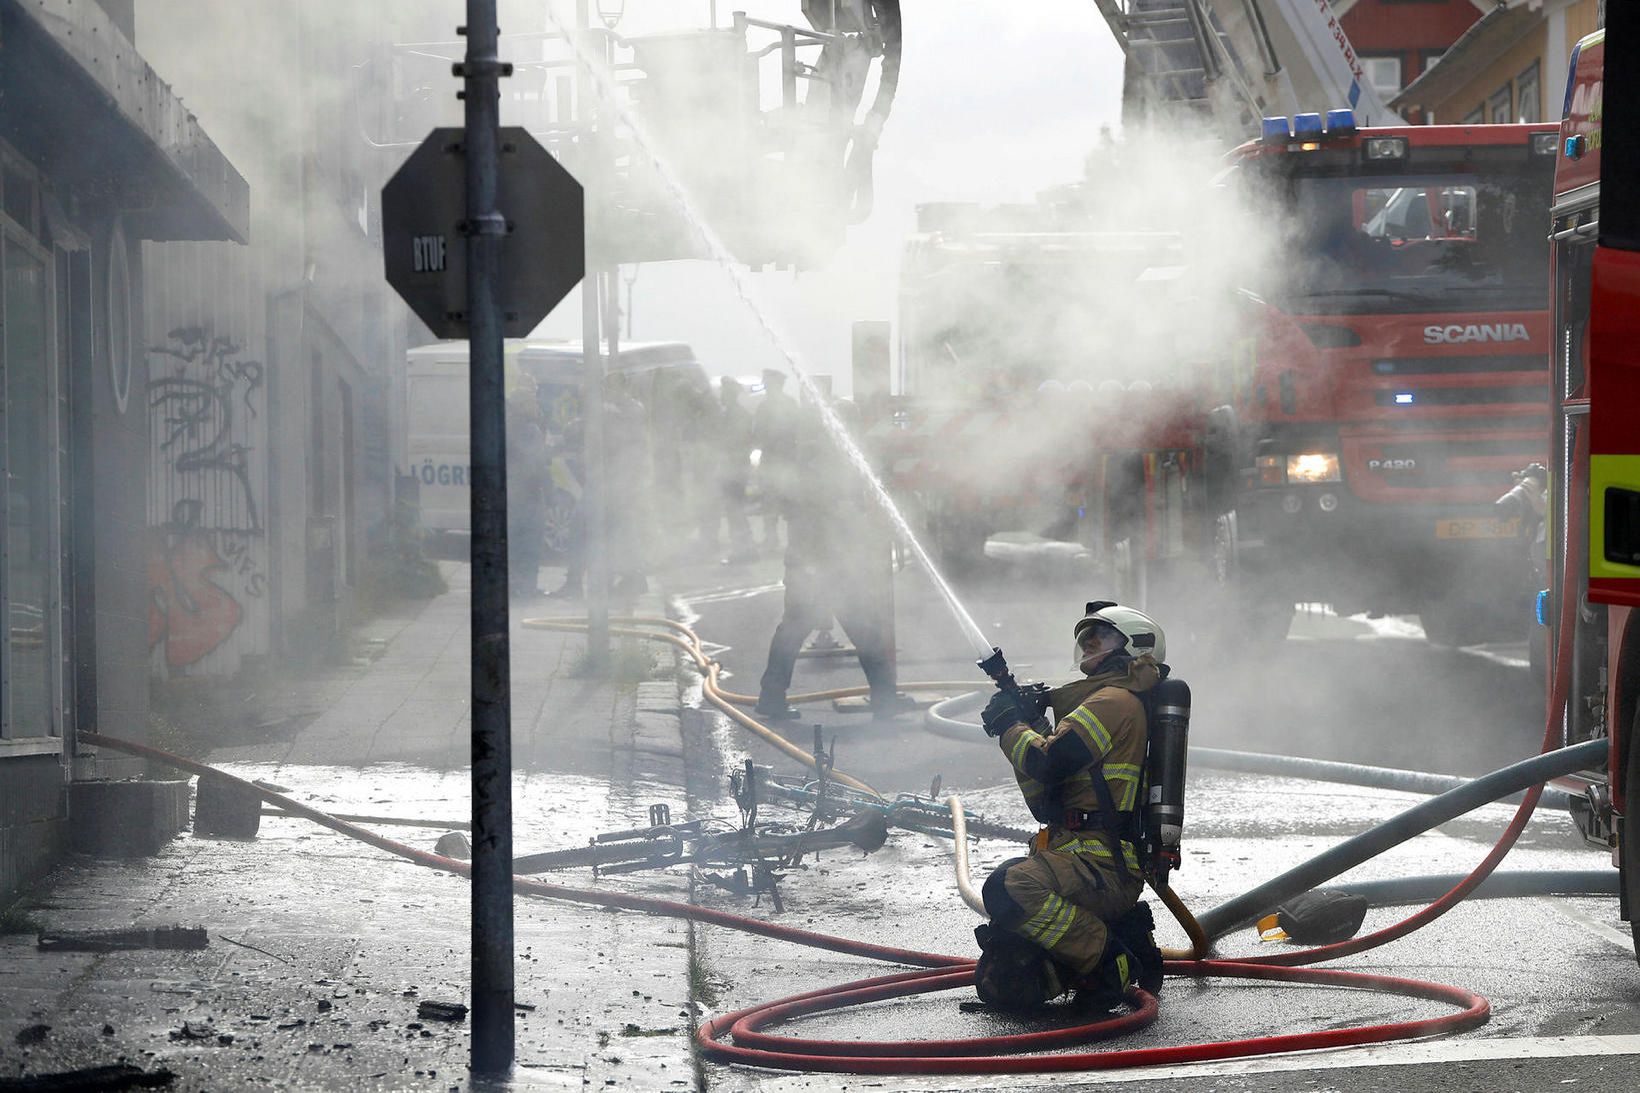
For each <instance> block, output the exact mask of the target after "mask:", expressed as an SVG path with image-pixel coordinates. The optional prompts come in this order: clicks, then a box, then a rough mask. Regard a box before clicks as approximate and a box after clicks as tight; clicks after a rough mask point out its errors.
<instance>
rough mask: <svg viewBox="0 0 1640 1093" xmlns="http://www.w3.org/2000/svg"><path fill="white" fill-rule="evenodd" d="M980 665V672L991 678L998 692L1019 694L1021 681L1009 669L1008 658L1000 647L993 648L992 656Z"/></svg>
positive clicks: (980, 662)
mask: <svg viewBox="0 0 1640 1093" xmlns="http://www.w3.org/2000/svg"><path fill="white" fill-rule="evenodd" d="M978 663H979V670H980V671H982V672H984V673H985V674H986V675H988V676H990V677H991V680H992V682H994V683H995V684H996V685H997V689H998V690H1001V691H1007V692H1008V693H1009V694H1014V695H1017V694H1018V693H1019V681H1018V680H1017V679H1015V678H1014V673H1013V672H1012V671H1011V670H1010V669H1009V668H1008V658H1007V657H1005V656H1003V655H1002V649H1001V648H1000V647H998V646H995V645H993V646H991V655H990V656H988V657H986V658H985V659H984V660H982V661H979V662H978Z"/></svg>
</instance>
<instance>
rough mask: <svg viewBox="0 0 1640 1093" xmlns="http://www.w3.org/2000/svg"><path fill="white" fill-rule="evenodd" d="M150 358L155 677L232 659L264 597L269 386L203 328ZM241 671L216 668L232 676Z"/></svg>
mask: <svg viewBox="0 0 1640 1093" xmlns="http://www.w3.org/2000/svg"><path fill="white" fill-rule="evenodd" d="M149 360H150V362H151V366H150V371H151V378H150V381H149V386H148V408H149V424H150V433H151V438H152V439H151V443H152V445H153V452H154V457H155V460H154V462H155V466H154V471H155V477H154V481H153V483H152V486H151V490H150V502H149V509H150V514H149V545H148V585H149V604H148V644H149V648H150V650H153V651H154V653H155V656H156V669H158V668H159V665H160V664H161V663H162V664H163V666H164V670H165V671H167V672H170V671H175V670H178V669H182V668H188V667H192V666H196V665H200V664H201V662H202V661H204V660H205V659H206V658H207V657H209V656H210V655H211V654H212V653H215V652H217V651H218V650H224V651H227V652H230V653H231V652H232V651H233V650H232V646H231V639H233V638H234V636H235V635H236V633H238V632H239V631H240V628H241V627H242V626H243V625H244V624H245V623H246V621H247V619H248V618H249V617H250V616H251V615H252V614H253V605H252V601H256V600H263V599H264V598H265V597H266V594H267V573H266V559H267V550H268V544H267V536H266V531H265V529H264V527H263V523H262V506H261V505H260V504H259V496H260V494H261V484H260V479H259V477H258V475H257V473H256V469H255V464H254V456H255V452H256V448H257V446H258V440H259V439H260V438H261V437H262V436H263V435H264V434H265V429H266V427H265V424H264V423H263V422H262V421H261V420H260V417H261V415H260V410H259V403H260V400H261V397H262V395H263V381H264V378H265V377H264V369H263V366H262V363H261V362H260V361H256V360H251V359H247V358H245V357H244V356H242V352H241V346H240V345H239V344H238V343H237V342H235V341H234V340H233V339H231V338H227V337H222V336H219V335H216V334H214V333H213V332H211V331H210V330H208V329H206V328H204V327H200V326H187V327H179V328H177V329H175V330H172V331H171V333H170V335H169V336H168V338H167V341H166V343H165V344H164V345H159V346H154V347H152V348H150V349H149ZM261 614H262V615H263V616H265V614H266V611H265V610H263V611H262V612H261ZM237 662H238V658H237V656H232V655H230V656H227V657H225V658H223V660H222V661H220V662H219V663H220V667H221V668H222V670H224V671H232V670H234V669H235V668H237Z"/></svg>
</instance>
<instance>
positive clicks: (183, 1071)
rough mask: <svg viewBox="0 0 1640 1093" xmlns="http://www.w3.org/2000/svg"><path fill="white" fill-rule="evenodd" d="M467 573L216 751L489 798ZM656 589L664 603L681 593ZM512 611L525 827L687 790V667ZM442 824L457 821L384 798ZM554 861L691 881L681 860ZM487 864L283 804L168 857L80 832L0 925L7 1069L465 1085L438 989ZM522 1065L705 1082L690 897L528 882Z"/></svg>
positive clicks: (318, 792)
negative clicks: (98, 845) (416, 857)
mask: <svg viewBox="0 0 1640 1093" xmlns="http://www.w3.org/2000/svg"><path fill="white" fill-rule="evenodd" d="M446 575H447V576H448V577H449V578H450V581H451V591H450V592H449V593H448V594H446V595H443V596H440V597H438V598H437V599H434V600H432V601H430V602H428V603H426V604H425V605H421V606H420V608H419V610H413V611H410V612H407V613H406V614H405V615H404V616H403V617H402V618H397V619H384V620H377V621H376V622H375V623H373V624H370V626H369V627H368V628H367V630H366V634H365V637H366V638H367V639H369V638H371V637H372V636H374V639H375V643H376V645H377V646H378V647H380V648H381V649H382V650H383V651H382V652H381V654H380V656H379V657H378V658H377V659H375V660H374V661H373V662H368V663H364V664H350V665H345V666H340V667H337V668H336V669H334V670H332V671H329V672H327V673H324V674H323V675H322V677H320V678H316V679H315V680H314V681H313V682H312V685H311V686H305V687H304V688H303V689H302V691H301V692H299V693H297V692H293V693H291V694H288V695H284V696H281V700H280V701H281V702H282V703H285V704H287V706H288V708H290V709H306V710H308V711H310V712H311V711H314V710H317V715H316V716H314V717H313V718H312V720H311V721H310V722H309V723H307V724H306V726H305V727H303V728H302V729H301V730H300V731H298V732H296V734H295V735H294V736H292V737H291V738H290V739H287V740H279V741H269V742H266V743H262V744H256V745H252V746H246V747H234V748H226V749H221V750H219V751H218V752H217V753H215V754H214V755H213V756H212V759H211V761H212V762H213V763H215V764H218V765H221V766H223V767H225V768H226V769H228V770H230V771H231V772H233V773H236V774H240V775H241V776H245V777H251V778H262V779H265V780H268V781H271V782H273V783H276V784H279V785H281V786H285V787H288V788H289V790H290V792H291V794H292V795H293V796H295V797H297V798H298V799H299V800H303V801H305V802H308V803H311V804H314V805H315V806H316V807H319V808H324V809H327V810H329V811H335V812H351V813H367V814H372V815H391V816H395V817H403V818H413V819H420V820H444V819H448V820H449V821H451V824H450V826H452V827H453V826H454V825H455V823H457V822H459V821H463V820H465V818H466V817H467V816H468V815H469V800H470V798H469V786H468V780H467V770H466V766H467V746H468V743H467V733H468V678H469V676H468V644H467V634H468V594H467V592H468V584H467V580H466V578H467V575H468V570H467V567H465V566H456V565H447V566H446ZM651 599H652V601H655V602H650V603H640V604H639V605H638V608H639V610H642V611H646V612H648V613H656V614H658V613H660V612H659V610H658V600H657V599H656V598H653V597H652V598H651ZM549 613H558V614H571V613H573V611H572V609H571V608H569V607H568V606H566V605H559V604H555V603H550V602H546V601H543V602H542V603H540V604H531V605H529V606H528V608H527V609H525V610H518V609H516V608H515V611H514V628H513V635H512V641H513V647H512V653H513V724H514V762H515V771H516V774H515V778H514V811H515V824H516V830H515V845H516V849H517V851H518V852H520V853H523V852H528V851H531V850H539V849H547V848H551V847H561V846H572V845H577V844H581V843H584V842H585V841H587V839H588V838H589V837H590V836H591V835H592V834H594V833H596V832H598V831H604V830H610V829H615V828H621V827H630V826H636V825H640V824H643V823H645V822H647V809H648V806H649V805H650V804H651V803H654V802H666V803H668V804H670V806H671V808H672V811H673V812H674V813H675V814H678V815H682V814H684V813H686V812H687V811H688V799H687V792H686V789H685V777H684V765H683V758H682V741H681V736H680V732H679V724H680V719H679V698H678V693H679V692H678V683H677V681H676V679H675V678H672V672H671V665H672V663H673V661H672V658H671V656H670V653H669V652H668V651H662V650H661V647H659V646H656V647H655V649H656V650H657V652H656V655H655V663H656V665H657V670H656V672H655V675H656V676H657V677H660V676H663V675H664V676H667V677H668V678H655V679H652V680H648V681H643V682H635V683H631V684H627V685H621V684H616V683H610V682H607V681H590V680H585V679H577V678H575V677H574V676H573V675H572V669H573V668H574V667H575V665H576V664H577V662H578V660H579V658H580V656H581V652H582V644H583V643H582V640H581V639H580V638H579V637H578V636H574V635H568V634H556V633H549V632H546V631H537V630H523V629H522V628H521V627H519V626H518V625H517V620H518V619H519V618H520V617H524V616H530V615H545V614H549ZM371 826H374V827H375V828H376V829H377V830H380V831H383V832H384V833H386V834H388V835H390V836H392V837H395V838H398V839H401V840H403V841H405V842H408V843H410V844H412V845H415V846H419V847H422V848H424V849H431V848H432V846H433V843H434V841H435V840H436V839H437V838H438V836H439V835H440V834H442V833H443V831H444V829H443V828H441V827H434V828H427V827H407V826H388V825H383V824H374V825H371ZM553 879H554V880H560V881H562V882H563V883H567V884H572V885H576V886H583V887H593V886H595V885H596V886H598V887H626V888H632V889H638V888H641V889H642V890H643V891H645V892H649V893H652V894H657V895H664V896H670V897H671V898H687V894H686V882H685V881H684V880H683V879H682V878H675V877H671V876H669V875H666V874H660V873H650V874H641V875H639V877H638V878H636V879H630V878H624V877H607V876H606V877H604V878H602V879H600V880H598V881H596V882H595V881H593V879H592V878H591V877H590V876H589V875H588V874H587V873H586V872H585V871H579V870H578V871H575V872H573V873H565V874H560V875H557V876H555V877H554V878H553ZM468 912H469V906H468V890H467V884H466V882H465V881H464V880H461V879H459V878H456V877H453V876H449V875H446V874H443V873H438V872H435V871H433V870H429V869H426V868H423V867H420V866H417V865H414V864H411V863H409V862H407V861H404V860H402V859H398V858H394V857H392V856H389V855H387V854H385V853H382V852H380V851H377V850H375V849H373V848H370V847H367V846H364V845H363V844H360V843H357V842H355V841H353V840H350V839H347V838H346V837H344V836H342V835H339V834H337V833H334V832H331V831H328V830H326V829H323V828H319V827H316V826H315V825H312V824H309V823H307V822H305V821H301V820H297V819H292V818H286V817H276V816H265V817H264V818H263V821H262V829H261V832H260V834H259V835H258V836H257V837H256V838H255V839H252V840H228V839H216V838H210V837H204V836H198V835H193V834H185V835H184V836H182V837H181V838H179V839H178V840H176V841H175V842H174V843H173V844H172V845H171V846H170V847H168V848H167V849H166V850H165V851H164V852H162V853H161V854H160V855H159V856H158V857H156V858H152V859H144V860H136V861H99V860H93V859H89V858H83V857H75V858H71V859H70V860H69V862H68V863H67V864H66V865H65V866H64V867H63V868H62V869H60V870H59V871H58V872H57V873H56V874H55V875H54V876H53V877H52V878H51V880H50V881H49V882H48V884H47V885H46V886H45V887H43V888H41V889H40V890H38V891H37V892H35V893H34V895H33V896H32V898H31V899H29V900H27V901H25V903H24V904H23V905H22V906H21V907H20V908H19V909H18V911H16V912H14V913H13V915H12V916H11V919H10V925H11V927H12V928H13V929H20V930H22V931H24V932H20V933H8V934H4V935H0V981H3V982H4V983H5V984H6V989H5V991H4V992H0V1088H3V1083H4V1081H5V1080H6V1079H12V1078H16V1077H18V1076H20V1075H43V1074H49V1073H53V1072H60V1071H64V1070H69V1069H75V1068H80V1067H87V1066H95V1065H106V1064H112V1063H116V1062H125V1063H131V1064H134V1065H136V1066H139V1067H142V1068H143V1069H145V1070H149V1071H155V1070H159V1069H162V1068H163V1069H167V1070H169V1071H172V1072H174V1074H175V1075H176V1080H175V1081H174V1082H173V1083H172V1084H171V1086H170V1087H169V1088H173V1089H207V1088H208V1089H235V1088H246V1087H250V1086H253V1085H254V1086H259V1087H260V1086H271V1087H274V1088H299V1089H330V1088H337V1087H341V1086H347V1087H350V1088H354V1089H359V1090H369V1089H459V1088H463V1087H465V1086H466V1085H467V1081H468V1075H467V1058H468V1029H467V1023H466V1022H465V1021H462V1022H456V1023H448V1022H442V1021H438V1020H432V1019H428V1018H424V1017H421V1016H419V1015H418V1005H419V1003H420V1002H421V1001H424V1000H445V1001H455V1002H467V1001H468V997H467V993H468V992H467V984H468V980H469V974H468V952H469V948H468V932H469V928H470V923H469V914H468ZM515 920H516V927H515V928H516V934H517V945H516V948H517V953H518V961H517V999H518V1001H519V1003H520V1004H521V1007H528V1008H521V1009H520V1011H519V1013H518V1062H519V1065H518V1068H517V1071H516V1077H515V1080H514V1083H513V1084H514V1086H515V1087H518V1088H547V1089H576V1090H578V1089H582V1088H605V1087H630V1088H638V1089H644V1090H667V1089H679V1090H681V1089H693V1088H695V1086H696V1074H695V1071H694V1068H693V1063H692V1059H691V1055H690V1050H689V1030H690V1025H691V1020H692V1016H693V1009H692V1007H693V1003H692V1002H691V1001H690V970H691V959H692V949H691V935H690V932H689V930H688V928H687V925H686V924H684V923H681V922H677V921H674V920H669V919H657V918H648V917H644V916H639V915H633V914H628V913H619V914H617V913H609V912H604V911H599V910H596V909H593V908H589V907H584V906H579V905H573V904H561V903H551V902H546V901H536V900H527V899H520V900H519V901H518V902H517V904H516V905H515ZM133 926H140V927H150V926H153V927H157V926H204V927H205V929H206V932H207V936H208V938H209V941H208V944H207V945H206V947H205V948H204V949H201V950H198V951H177V950H152V949H148V950H137V951H121V952H102V953H93V952H67V951H59V950H40V949H39V948H37V945H36V938H35V935H36V933H37V932H38V931H48V932H52V933H62V932H69V931H87V930H111V929H122V928H128V927H133Z"/></svg>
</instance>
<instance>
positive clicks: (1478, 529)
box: [1435, 516, 1520, 539]
mask: <svg viewBox="0 0 1640 1093" xmlns="http://www.w3.org/2000/svg"><path fill="white" fill-rule="evenodd" d="M1519 534H1520V518H1519V517H1516V518H1515V519H1513V520H1499V519H1497V518H1496V517H1494V516H1476V517H1471V518H1469V519H1465V520H1437V521H1435V538H1437V539H1513V538H1514V537H1515V536H1517V535H1519Z"/></svg>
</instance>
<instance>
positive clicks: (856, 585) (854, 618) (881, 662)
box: [758, 528, 896, 702]
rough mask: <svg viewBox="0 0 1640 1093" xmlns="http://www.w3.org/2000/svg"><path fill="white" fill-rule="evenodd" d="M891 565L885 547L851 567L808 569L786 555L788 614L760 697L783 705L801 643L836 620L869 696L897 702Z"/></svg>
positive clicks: (773, 644) (777, 632)
mask: <svg viewBox="0 0 1640 1093" xmlns="http://www.w3.org/2000/svg"><path fill="white" fill-rule="evenodd" d="M788 530H789V528H788ZM889 561H890V560H889V553H888V548H887V547H886V546H884V547H883V549H882V550H881V552H880V554H875V555H873V556H872V557H870V558H869V560H868V561H866V562H864V563H860V564H855V565H853V566H844V565H839V564H827V565H824V566H821V565H810V564H804V563H802V562H798V561H794V560H793V559H792V558H791V557H790V556H789V555H788V557H787V560H786V603H785V613H784V615H783V616H782V617H781V619H780V625H779V626H777V627H776V628H775V632H774V637H773V638H772V639H771V640H770V642H769V661H768V666H767V667H765V668H764V670H763V678H762V680H761V682H760V683H759V687H758V695H759V697H760V698H763V699H765V700H768V701H771V702H772V701H777V700H778V701H782V702H783V701H785V698H786V692H787V690H788V689H790V687H791V685H792V673H793V671H794V670H795V669H796V666H797V654H798V652H799V651H800V650H801V649H802V648H803V642H804V641H805V640H806V639H807V638H808V636H809V634H811V633H813V632H814V631H815V630H817V629H819V628H820V627H822V626H827V625H829V624H830V622H831V620H832V618H833V617H835V618H836V619H837V621H838V622H839V623H841V624H842V627H843V632H844V633H845V634H847V635H848V639H849V640H850V641H852V642H853V643H854V649H855V653H856V655H858V656H859V658H860V668H861V670H862V671H863V672H864V673H865V677H866V682H867V683H868V684H870V686H871V697H872V698H873V699H877V698H880V697H888V698H892V697H893V695H894V691H895V687H896V679H895V675H896V673H895V657H894V618H893V615H892V611H893V602H894V590H893V580H894V575H893V570H892V569H891V568H890V565H889Z"/></svg>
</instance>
